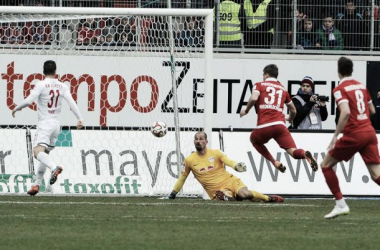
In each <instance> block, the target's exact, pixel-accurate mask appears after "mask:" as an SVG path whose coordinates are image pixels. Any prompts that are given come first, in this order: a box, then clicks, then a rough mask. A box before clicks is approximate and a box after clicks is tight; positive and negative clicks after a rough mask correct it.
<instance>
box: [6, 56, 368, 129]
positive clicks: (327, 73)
mask: <svg viewBox="0 0 380 250" xmlns="http://www.w3.org/2000/svg"><path fill="white" fill-rule="evenodd" d="M46 60H55V61H56V62H57V65H58V69H57V74H58V75H59V78H60V79H62V80H63V81H65V82H66V83H67V84H70V85H71V88H72V92H73V93H74V95H77V100H78V105H79V107H80V110H81V112H82V114H83V116H84V119H85V124H86V125H88V126H127V127H147V126H149V125H150V124H151V123H152V122H153V121H155V120H163V121H165V122H167V123H168V125H169V126H173V123H174V122H173V118H172V113H171V112H167V111H166V112H165V107H167V108H170V107H173V105H172V98H171V97H170V94H169V93H170V89H171V80H170V67H168V65H167V64H165V63H164V62H166V61H168V60H167V59H166V58H136V57H107V56H99V57H94V56H92V57H90V56H43V55H38V56H37V55H33V56H32V55H7V56H1V57H0V73H1V78H0V99H1V100H6V101H3V102H0V113H1V114H2V119H1V124H28V125H35V124H36V122H37V115H36V114H35V111H33V110H32V109H30V108H26V109H24V110H23V111H22V113H20V114H18V115H17V117H16V118H15V119H14V118H12V116H11V109H12V107H14V105H15V104H18V103H20V102H21V101H22V100H23V99H24V98H25V96H24V92H25V95H27V94H28V91H29V90H30V88H31V87H32V86H33V85H34V84H35V82H36V81H37V80H38V79H40V78H42V77H43V76H42V65H43V63H44V61H46ZM177 60H179V61H181V60H182V62H184V63H187V64H186V65H187V66H186V67H183V66H178V67H176V71H177V76H178V77H179V76H180V75H181V74H182V73H183V77H182V79H181V81H180V85H179V87H178V94H179V107H180V108H182V110H183V112H181V114H180V124H181V126H186V127H199V126H203V123H202V122H203V118H202V114H201V113H200V112H201V110H202V109H204V108H205V107H204V97H202V93H203V92H204V86H203V83H202V82H201V80H199V79H203V77H204V64H203V61H202V60H201V59H196V58H189V59H177ZM271 63H274V64H277V66H278V67H279V69H280V75H279V77H278V79H279V81H280V82H281V83H282V84H283V85H285V87H286V88H288V87H289V88H288V89H290V92H291V94H296V92H297V90H298V88H299V85H298V84H297V82H296V81H300V80H301V79H302V78H303V77H304V76H306V75H307V76H311V77H313V79H314V81H315V82H316V87H315V91H316V93H318V94H320V95H327V96H329V97H330V99H331V97H332V95H331V92H332V87H333V86H334V85H337V84H338V81H339V79H338V76H337V73H336V67H337V66H336V60H326V61H322V60H320V61H313V60H293V59H292V60H290V59H289V60H283V59H282V60H273V59H214V60H213V71H214V92H213V93H212V96H213V107H212V109H213V112H214V114H213V117H212V120H213V122H212V127H214V128H227V127H232V128H252V127H254V126H255V123H256V115H255V114H253V113H254V112H252V114H250V115H249V116H247V117H244V118H243V119H240V118H239V115H238V114H239V112H240V109H241V107H242V106H244V105H245V103H246V102H247V101H248V99H249V96H250V87H251V86H252V84H254V83H255V82H258V81H261V80H262V70H263V68H264V67H265V66H266V65H268V64H271ZM354 64H355V71H354V75H353V76H354V77H355V78H356V79H357V80H359V81H361V82H363V83H365V80H366V61H354ZM185 68H186V70H185ZM185 71H186V72H185ZM153 90H155V91H153ZM152 92H155V93H157V95H156V94H152ZM331 105H332V102H331V101H330V102H329V103H328V110H329V113H330V116H329V117H328V120H327V121H325V122H323V128H324V129H334V128H335V123H334V118H335V116H334V115H331V112H332V111H333V110H334V108H333V107H332V106H331ZM208 108H211V107H208ZM284 112H286V110H285V111H284ZM25 117H28V119H25ZM61 122H62V124H63V125H75V117H74V115H73V114H71V113H70V111H69V108H68V107H67V105H65V106H64V107H63V114H62V116H61Z"/></svg>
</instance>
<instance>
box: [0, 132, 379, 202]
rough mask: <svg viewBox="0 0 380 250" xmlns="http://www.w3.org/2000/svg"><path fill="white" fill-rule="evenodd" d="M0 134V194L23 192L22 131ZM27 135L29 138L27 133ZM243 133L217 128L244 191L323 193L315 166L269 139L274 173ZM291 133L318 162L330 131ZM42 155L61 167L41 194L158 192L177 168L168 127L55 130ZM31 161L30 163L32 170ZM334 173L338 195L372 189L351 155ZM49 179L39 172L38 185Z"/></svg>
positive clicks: (189, 146) (186, 149)
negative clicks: (162, 130) (240, 166)
mask: <svg viewBox="0 0 380 250" xmlns="http://www.w3.org/2000/svg"><path fill="white" fill-rule="evenodd" d="M0 131H1V134H0V139H1V140H2V141H3V140H8V141H17V144H15V143H5V144H4V143H2V144H1V146H0V163H1V166H0V167H1V174H0V193H1V194H25V193H26V192H27V190H28V189H29V188H30V186H31V184H32V182H33V179H34V176H33V175H32V174H31V173H29V170H28V156H27V155H28V154H27V147H26V140H25V130H22V129H19V130H5V129H3V130H0ZM14 131H18V132H17V133H15V132H14ZM20 131H23V132H20ZM31 133H32V137H33V135H34V133H35V130H32V131H31ZM249 135H250V133H248V132H225V133H224V145H225V148H224V152H225V153H226V154H227V156H228V157H229V158H231V159H233V160H235V161H239V162H245V163H246V165H247V172H245V173H237V172H235V171H234V170H232V169H231V168H229V167H227V170H228V171H230V172H231V173H233V174H234V175H236V176H238V177H239V178H241V180H242V181H243V182H244V183H245V184H246V185H247V186H248V188H249V189H253V190H256V191H259V192H262V193H267V194H293V195H329V194H330V191H329V189H328V188H327V185H326V183H325V179H324V176H323V174H322V172H321V170H320V169H319V170H318V171H317V172H313V171H312V170H311V168H310V167H309V165H308V163H307V162H306V161H305V160H295V159H293V158H291V157H290V156H289V155H288V154H286V153H285V151H284V150H282V149H281V148H279V146H278V145H277V144H276V143H275V142H274V141H270V142H269V143H268V149H269V151H270V152H271V153H272V155H273V156H274V157H275V158H276V159H277V160H279V161H281V162H282V163H283V164H284V165H285V166H286V167H287V170H286V172H285V173H281V172H279V171H278V170H276V169H275V168H274V167H273V166H272V165H271V164H270V163H269V162H267V161H266V160H265V159H264V158H263V157H262V156H261V155H260V154H258V153H257V152H256V150H255V149H254V148H253V147H252V145H251V144H250V142H249ZM193 136H194V132H182V133H181V144H182V145H183V151H182V152H181V154H182V155H181V157H186V156H188V155H189V154H190V153H191V152H192V151H193V150H194V145H193ZM293 137H294V140H295V142H296V144H297V147H298V148H302V149H305V150H309V151H311V152H312V153H313V154H314V156H315V158H316V159H317V161H318V163H320V162H321V161H322V159H323V157H324V156H325V154H326V148H327V146H328V143H329V142H330V140H331V137H332V134H330V133H318V134H315V133H293ZM378 139H380V136H379V135H378ZM218 140H219V138H218V133H216V132H215V133H213V135H212V141H213V145H218V144H219V141H218ZM15 145H16V146H15ZM50 155H51V156H52V158H53V160H54V162H55V163H56V164H57V165H58V164H59V165H63V167H64V170H63V172H62V174H61V175H60V176H59V179H58V181H57V183H55V184H54V185H53V186H49V185H43V186H42V187H41V193H42V194H43V193H47V194H54V195H55V194H60V195H123V196H124V195H132V196H134V195H138V196H141V195H166V194H169V193H170V192H171V191H172V189H173V186H174V184H175V182H176V180H177V177H178V172H179V171H178V168H177V156H176V153H175V136H174V133H173V132H170V131H169V133H168V134H167V135H166V136H165V137H163V138H156V137H154V136H153V135H152V134H151V133H150V132H142V131H63V133H62V134H61V135H60V137H59V140H58V142H57V144H56V148H55V149H54V150H53V151H52V152H51V153H50ZM182 159H183V158H182ZM37 165H38V162H37V161H36V160H35V161H34V169H35V170H36V169H37ZM336 173H337V175H338V178H339V182H340V186H341V189H342V192H343V193H344V194H345V195H364V196H365V195H378V194H379V189H380V187H379V186H377V185H376V184H375V183H374V182H373V181H372V180H371V178H370V176H369V173H368V171H367V168H366V166H365V164H364V162H363V160H362V159H361V157H360V155H359V154H356V155H355V156H354V157H353V158H352V159H351V160H350V161H348V162H341V163H339V164H338V165H337V166H336ZM49 177H50V173H49V171H47V173H46V174H45V183H48V178H49ZM182 191H183V194H187V195H202V194H203V189H202V187H201V186H200V185H199V183H198V182H197V181H196V180H195V179H194V177H193V175H190V176H189V177H188V179H187V181H186V183H185V185H184V187H183V190H182Z"/></svg>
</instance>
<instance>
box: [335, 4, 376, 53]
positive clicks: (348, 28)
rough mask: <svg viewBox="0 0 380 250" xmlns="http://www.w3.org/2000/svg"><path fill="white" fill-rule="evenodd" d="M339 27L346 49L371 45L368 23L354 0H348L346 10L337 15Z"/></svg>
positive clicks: (356, 48)
mask: <svg viewBox="0 0 380 250" xmlns="http://www.w3.org/2000/svg"><path fill="white" fill-rule="evenodd" d="M337 19H338V21H337V28H338V29H339V30H340V31H341V32H342V35H343V40H344V43H345V44H344V45H345V48H346V49H350V50H361V49H364V48H368V47H369V43H368V41H369V40H368V35H367V34H368V33H369V29H368V27H369V26H368V25H366V21H365V20H364V19H363V16H362V15H361V14H360V13H359V12H358V11H357V6H356V5H355V1H354V0H347V1H346V5H345V10H344V12H343V13H339V14H338V17H337Z"/></svg>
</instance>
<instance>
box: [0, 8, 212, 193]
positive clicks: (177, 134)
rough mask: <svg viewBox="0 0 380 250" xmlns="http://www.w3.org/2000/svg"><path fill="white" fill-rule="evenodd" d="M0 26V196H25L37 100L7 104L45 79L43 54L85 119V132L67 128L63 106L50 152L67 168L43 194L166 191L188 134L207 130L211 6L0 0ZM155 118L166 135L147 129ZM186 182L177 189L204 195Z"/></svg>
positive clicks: (188, 144) (69, 121)
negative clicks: (4, 3) (1, 1)
mask: <svg viewBox="0 0 380 250" xmlns="http://www.w3.org/2000/svg"><path fill="white" fill-rule="evenodd" d="M168 18H170V20H169V19H168ZM171 18H172V19H173V20H171ZM125 19H127V21H126V22H125V23H124V21H125ZM128 25H129V26H128ZM0 26H1V27H0V31H1V33H0V37H1V44H0V54H3V55H6V57H1V59H0V72H1V73H2V74H1V77H2V80H3V81H5V82H6V85H5V87H0V95H1V96H2V98H4V99H6V104H4V103H3V104H0V110H1V113H2V114H6V115H5V119H2V122H1V124H0V125H1V129H0V138H1V139H2V141H4V142H6V143H5V144H2V146H1V147H0V159H1V161H0V162H1V173H0V193H23V191H25V190H26V189H27V188H29V186H30V184H31V182H32V177H31V175H32V174H33V171H32V170H33V167H34V170H35V169H36V168H37V164H38V161H36V160H34V161H33V159H30V155H31V154H30V153H31V152H30V151H31V146H30V144H31V139H32V138H33V136H34V134H35V133H36V129H35V125H36V124H37V114H36V106H35V104H32V105H30V106H29V107H28V108H26V109H25V110H23V111H22V112H20V113H17V117H16V118H15V119H12V118H11V110H12V109H13V108H14V106H15V105H17V103H19V102H20V101H22V100H23V99H24V98H26V96H28V95H29V93H30V90H31V89H32V88H33V85H34V84H35V82H36V81H38V80H42V79H43V78H44V76H43V75H42V64H43V62H44V61H45V60H56V61H57V76H56V77H57V78H58V79H60V80H61V81H62V82H64V83H66V84H68V86H69V87H70V90H71V92H72V95H73V97H74V99H75V101H77V103H78V106H79V108H80V110H81V112H82V114H83V116H84V118H85V124H86V127H85V129H84V130H83V131H79V130H78V131H77V130H75V129H70V128H72V127H70V126H73V125H74V124H75V117H74V116H73V114H71V113H70V111H69V110H68V108H67V107H66V108H63V111H62V114H61V125H62V126H64V127H66V128H69V129H67V130H63V131H62V133H61V134H60V137H59V138H58V142H57V144H56V146H57V147H56V149H55V150H54V151H52V153H51V155H52V157H53V159H54V161H55V162H57V164H63V165H64V166H66V168H65V171H64V172H63V178H62V180H61V182H59V181H58V183H57V184H58V185H57V184H56V185H55V186H54V187H47V186H46V188H45V189H46V191H47V193H49V192H50V193H49V194H65V195H67V194H100V195H111V194H115V195H162V194H167V193H170V191H171V189H172V188H173V184H174V183H175V181H176V180H175V179H176V178H175V177H178V176H179V173H180V169H179V168H180V166H181V164H182V161H183V158H184V157H185V156H187V155H188V154H189V153H190V152H192V151H193V150H194V146H193V135H194V131H198V130H199V129H203V130H204V131H205V132H206V133H207V134H209V135H210V136H211V131H212V105H213V101H212V96H213V94H212V92H213V74H212V56H213V54H212V48H213V41H212V40H213V12H212V10H205V9H202V10H196V9H140V8H135V9H124V8H112V9H110V8H55V7H2V13H1V14H0ZM127 26H128V27H129V28H128V29H126V27H127ZM109 37H112V41H111V40H110V41H108V40H107V39H108V38H109ZM102 39H105V40H104V41H102ZM173 78H175V79H173ZM176 100H178V101H176ZM177 106H178V107H177ZM176 119H178V122H176ZM155 121H163V122H165V123H167V124H168V126H169V133H168V134H167V135H166V136H165V137H163V138H155V137H154V136H153V135H151V134H150V131H149V129H150V126H151V125H152V124H153V123H154V122H155ZM16 130H20V131H18V132H17V131H16ZM23 138H24V139H23ZM28 138H29V139H28ZM179 142H181V143H179ZM24 144H25V145H24ZM178 147H181V148H178ZM209 147H211V140H210V141H209ZM24 158H25V160H23V159H24ZM15 165H17V167H15ZM30 165H34V166H32V168H31V167H30ZM175 166H176V167H175ZM45 178H47V174H46V176H45ZM187 182H189V184H185V186H184V189H183V195H202V193H203V191H202V188H200V187H199V184H197V182H196V181H195V180H194V179H193V177H192V176H191V178H189V180H188V181H187ZM12 185H13V186H12ZM123 185H124V187H123V188H122V187H121V186H123ZM45 189H43V190H45Z"/></svg>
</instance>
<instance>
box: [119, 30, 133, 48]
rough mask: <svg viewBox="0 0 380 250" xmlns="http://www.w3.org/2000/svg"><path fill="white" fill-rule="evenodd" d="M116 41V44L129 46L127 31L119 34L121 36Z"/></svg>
mask: <svg viewBox="0 0 380 250" xmlns="http://www.w3.org/2000/svg"><path fill="white" fill-rule="evenodd" d="M117 42H118V45H120V46H124V47H125V46H129V44H130V43H129V41H128V34H127V33H122V34H121V37H120V40H117Z"/></svg>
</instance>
